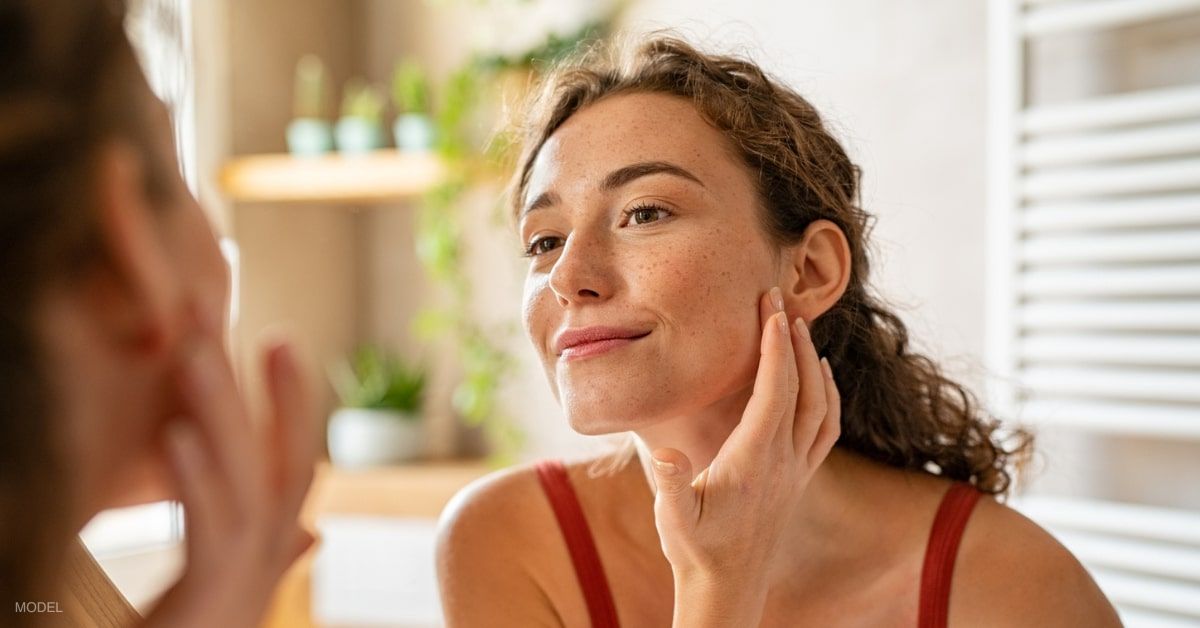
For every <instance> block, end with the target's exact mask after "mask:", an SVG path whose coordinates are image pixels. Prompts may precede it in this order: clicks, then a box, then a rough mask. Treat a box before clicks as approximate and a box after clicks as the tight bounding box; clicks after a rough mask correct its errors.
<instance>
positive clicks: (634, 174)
mask: <svg viewBox="0 0 1200 628" xmlns="http://www.w3.org/2000/svg"><path fill="white" fill-rule="evenodd" d="M652 174H669V175H672V176H676V177H680V178H683V179H687V180H688V181H691V182H693V183H695V184H696V185H699V186H700V187H704V182H703V181H701V180H700V178H699V177H697V176H696V175H694V174H692V173H690V172H688V171H687V170H686V169H685V168H683V167H681V166H676V165H675V164H673V163H670V162H666V161H640V162H638V163H635V164H630V165H628V166H623V167H621V168H618V169H616V170H613V171H612V172H610V173H608V175H607V176H605V177H604V180H603V181H601V182H600V189H601V190H604V191H606V192H608V191H612V190H615V189H617V188H619V187H621V186H623V185H626V184H628V183H629V182H630V181H633V180H634V179H639V178H641V177H646V176H650V175H652ZM557 203H558V195H557V194H555V193H554V192H550V191H547V192H543V193H541V194H539V195H538V196H537V198H536V199H534V200H533V202H531V203H529V204H528V205H526V206H525V209H524V210H523V211H522V212H521V217H522V218H524V217H525V215H526V214H529V213H530V212H533V211H536V210H539V209H542V208H545V207H550V206H552V205H555V204H557Z"/></svg>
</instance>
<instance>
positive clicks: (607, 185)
mask: <svg viewBox="0 0 1200 628" xmlns="http://www.w3.org/2000/svg"><path fill="white" fill-rule="evenodd" d="M652 174H669V175H673V176H676V177H681V178H684V179H687V180H689V181H691V182H693V183H695V184H697V185H699V186H700V187H704V182H703V181H701V180H700V178H699V177H697V176H696V175H694V174H692V173H690V172H688V171H687V170H685V169H684V168H683V167H681V166H676V165H675V164H673V163H670V162H666V161H641V162H638V163H636V164H630V165H628V166H624V167H622V168H618V169H616V170H613V171H612V172H610V173H608V176H606V177H604V181H603V182H601V183H600V189H602V190H605V191H610V190H615V189H617V188H619V187H621V186H622V185H625V184H627V183H629V182H630V181H633V180H634V179H638V178H640V177H645V176H649V175H652Z"/></svg>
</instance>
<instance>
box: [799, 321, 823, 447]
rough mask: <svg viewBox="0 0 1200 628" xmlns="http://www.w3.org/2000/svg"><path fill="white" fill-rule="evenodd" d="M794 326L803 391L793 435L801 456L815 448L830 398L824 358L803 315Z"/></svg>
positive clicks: (800, 395)
mask: <svg viewBox="0 0 1200 628" xmlns="http://www.w3.org/2000/svg"><path fill="white" fill-rule="evenodd" d="M792 328H793V329H794V330H795V332H796V333H794V334H792V345H793V350H794V351H795V354H796V368H797V370H798V371H799V376H800V394H799V396H798V398H797V400H796V408H795V415H794V426H793V428H792V438H793V442H794V445H795V451H796V455H798V456H800V457H801V458H802V459H803V458H804V457H805V456H806V455H807V454H808V450H809V449H811V448H812V444H813V439H814V438H816V436H817V430H818V429H819V428H820V427H821V423H822V422H823V421H824V420H825V413H826V411H827V409H828V407H829V402H828V400H827V399H826V398H825V377H824V375H823V374H822V372H821V359H820V357H819V356H818V355H817V348H816V347H815V346H813V342H812V336H811V334H810V333H809V329H808V325H807V324H806V323H805V321H804V319H803V318H797V319H796V321H795V323H794V324H793V325H792Z"/></svg>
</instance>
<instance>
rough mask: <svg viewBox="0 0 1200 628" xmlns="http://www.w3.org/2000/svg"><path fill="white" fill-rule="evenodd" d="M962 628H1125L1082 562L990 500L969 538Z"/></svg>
mask: <svg viewBox="0 0 1200 628" xmlns="http://www.w3.org/2000/svg"><path fill="white" fill-rule="evenodd" d="M950 625H952V626H954V625H957V626H1097V627H1103V626H1120V625H1121V622H1120V620H1119V619H1118V617H1117V614H1116V611H1115V610H1114V609H1113V607H1112V604H1110V603H1109V601H1108V599H1107V598H1106V597H1105V596H1104V594H1103V593H1102V592H1101V591H1100V588H1099V587H1098V586H1096V583H1095V581H1094V580H1092V577H1091V576H1090V575H1089V574H1088V572H1087V570H1085V569H1084V567H1083V565H1081V564H1080V563H1079V560H1078V559H1076V558H1075V556H1074V555H1073V554H1071V552H1070V551H1068V550H1067V548H1065V547H1063V545H1062V544H1061V543H1059V542H1058V541H1057V540H1056V539H1055V538H1054V537H1053V536H1052V535H1051V534H1050V533H1049V532H1047V531H1046V530H1044V529H1043V528H1042V527H1041V526H1039V525H1038V524H1036V523H1034V522H1033V521H1031V520H1030V519H1029V518H1027V517H1025V516H1024V515H1022V514H1021V513H1019V512H1017V511H1016V510H1014V509H1012V508H1010V507H1009V506H1007V505H1004V504H1001V503H999V502H997V501H996V500H995V499H993V498H991V497H989V496H986V495H985V496H983V497H981V498H980V500H979V503H978V505H977V506H976V507H975V510H974V511H973V512H972V514H971V518H970V519H969V520H968V523H967V527H966V530H965V531H964V533H963V538H962V545H961V546H960V549H959V554H958V559H957V562H956V566H955V576H954V593H953V595H952V596H951V600H950Z"/></svg>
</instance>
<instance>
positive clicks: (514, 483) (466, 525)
mask: <svg viewBox="0 0 1200 628" xmlns="http://www.w3.org/2000/svg"><path fill="white" fill-rule="evenodd" d="M553 525H554V519H553V517H552V513H551V511H550V507H549V504H548V503H547V502H546V498H545V496H544V494H543V492H542V488H541V486H540V483H539V482H538V478H537V471H536V465H535V464H532V463H531V464H523V465H517V466H513V467H508V468H505V469H500V470H498V471H493V472H492V473H489V474H488V475H486V476H484V477H482V478H480V479H478V480H475V481H474V482H472V483H471V484H469V485H467V486H466V487H465V488H463V489H462V490H460V491H459V492H458V493H457V494H456V495H455V496H454V498H453V499H451V500H450V503H449V504H447V506H446V508H445V510H443V511H442V516H441V519H440V521H439V522H438V547H439V553H444V552H454V553H456V554H458V553H463V554H464V555H470V556H472V557H486V556H494V555H500V556H502V557H503V555H504V554H511V555H514V556H520V555H523V554H522V552H520V549H521V546H522V545H524V544H526V543H528V542H533V541H535V540H536V539H538V538H544V537H545V534H546V532H548V531H549V528H550V527H552V526H553ZM501 538H503V540H504V542H502V543H500V542H497V541H499V540H500V539H501ZM505 558H507V557H505Z"/></svg>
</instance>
